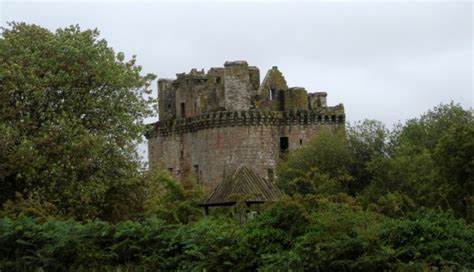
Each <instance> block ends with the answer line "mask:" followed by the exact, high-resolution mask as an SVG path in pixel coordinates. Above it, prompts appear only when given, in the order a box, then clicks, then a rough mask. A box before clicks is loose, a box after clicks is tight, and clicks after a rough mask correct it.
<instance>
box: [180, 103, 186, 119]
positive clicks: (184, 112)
mask: <svg viewBox="0 0 474 272" xmlns="http://www.w3.org/2000/svg"><path fill="white" fill-rule="evenodd" d="M181 117H182V118H185V117H186V105H185V104H184V103H181Z"/></svg>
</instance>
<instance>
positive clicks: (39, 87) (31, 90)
mask: <svg viewBox="0 0 474 272" xmlns="http://www.w3.org/2000/svg"><path fill="white" fill-rule="evenodd" d="M153 79H154V75H151V74H147V75H145V76H142V75H141V67H140V66H137V65H136V58H135V56H133V57H132V58H131V59H130V60H128V61H125V60H124V54H123V53H115V52H114V50H113V49H112V48H110V47H109V46H108V45H107V42H106V41H105V40H103V39H99V32H98V31H97V30H85V31H81V29H80V28H79V26H71V27H67V28H64V29H58V30H57V31H56V32H54V33H53V32H51V31H49V30H47V29H45V28H42V27H39V26H36V25H28V24H25V23H11V24H9V27H8V28H3V31H2V36H1V38H0V135H2V136H0V137H1V142H0V146H1V147H2V148H0V186H1V188H0V189H1V190H0V205H1V204H3V203H4V202H5V201H6V200H8V199H12V198H13V197H14V195H15V193H16V192H19V193H21V194H22V195H24V196H25V197H26V198H28V197H29V195H31V194H35V195H39V196H41V198H42V199H43V200H44V201H47V202H49V203H51V204H53V205H55V206H56V207H57V208H58V210H59V211H60V213H62V214H64V215H67V216H74V217H76V218H79V219H84V218H94V217H97V216H99V217H102V218H107V219H111V218H112V219H113V218H117V217H121V216H127V215H129V213H131V212H132V210H133V208H134V207H138V206H139V205H140V204H139V201H138V200H137V198H136V197H134V196H137V197H138V195H139V192H136V188H138V187H139V186H138V185H139V184H138V182H139V180H140V179H139V168H140V166H141V164H140V162H139V159H138V155H137V153H136V144H137V143H138V141H140V139H141V137H142V135H143V131H144V125H143V122H142V121H143V118H145V117H146V116H148V115H149V114H150V113H151V111H150V109H149V103H150V102H151V101H150V100H146V99H144V98H143V95H144V94H147V93H149V92H150V83H151V81H152V80H153ZM121 202H122V203H121ZM125 203H127V205H125Z"/></svg>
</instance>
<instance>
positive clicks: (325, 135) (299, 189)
mask: <svg viewBox="0 0 474 272" xmlns="http://www.w3.org/2000/svg"><path fill="white" fill-rule="evenodd" d="M352 155H353V154H352V152H351V150H350V148H349V145H348V142H347V139H346V138H345V135H344V133H341V132H332V131H326V130H323V131H321V132H320V133H319V134H318V135H317V136H316V137H315V138H314V139H313V140H311V142H309V143H307V144H306V145H304V146H302V147H301V148H299V149H297V150H295V151H292V152H290V154H289V156H288V158H287V159H286V160H281V161H280V162H279V164H278V166H277V176H278V180H277V184H278V185H279V187H280V188H282V189H283V190H284V191H285V192H286V193H288V194H290V195H293V194H296V193H299V194H314V193H321V194H333V193H338V192H347V191H348V190H349V186H350V183H351V182H352V181H353V178H352V176H351V175H350V165H351V163H352V160H353V156H352Z"/></svg>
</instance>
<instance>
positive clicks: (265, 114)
mask: <svg viewBox="0 0 474 272" xmlns="http://www.w3.org/2000/svg"><path fill="white" fill-rule="evenodd" d="M344 122H345V114H344V106H343V105H342V104H340V105H337V106H334V107H327V108H326V109H324V110H323V111H321V112H314V111H260V110H249V111H233V112H229V111H219V112H212V113H206V114H202V115H199V116H193V117H188V118H181V119H175V120H165V121H160V122H157V123H155V124H151V126H152V127H151V132H150V134H149V135H147V137H148V138H151V137H156V136H157V135H160V136H168V135H172V134H182V133H189V132H195V131H198V130H203V129H211V128H219V127H227V126H230V127H234V126H291V125H316V124H344Z"/></svg>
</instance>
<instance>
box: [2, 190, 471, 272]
mask: <svg viewBox="0 0 474 272" xmlns="http://www.w3.org/2000/svg"><path fill="white" fill-rule="evenodd" d="M473 241H474V228H472V227H471V226H468V225H466V224H465V223H464V222H463V221H462V220H459V219H455V218H454V217H453V216H451V215H449V214H446V213H443V212H435V211H430V210H426V211H418V212H416V213H412V214H410V216H408V217H407V218H405V219H393V218H390V217H386V216H383V215H380V214H378V213H375V212H369V211H364V210H363V209H362V208H361V207H359V206H356V205H352V204H347V203H334V202H333V201H331V200H328V199H325V198H314V197H311V198H302V199H293V200H289V199H288V200H283V201H281V202H278V203H275V204H273V205H270V206H269V207H267V208H266V209H265V210H264V211H263V212H262V214H260V215H259V216H257V217H256V218H255V219H254V220H253V221H251V222H250V223H248V224H244V225H242V224H239V223H238V222H237V221H233V220H231V219H223V218H220V219H219V218H214V219H207V220H200V221H198V222H194V223H189V224H167V223H165V222H164V221H163V220H160V219H157V218H149V219H147V220H145V221H143V222H133V221H124V222H121V223H117V224H111V223H107V222H104V221H89V222H85V223H79V222H77V221H73V220H68V221H48V222H46V223H38V222H37V221H35V220H34V219H32V218H28V217H19V218H17V219H15V220H12V219H9V218H3V219H0V269H2V270H6V271H10V270H16V271H31V270H33V269H34V268H39V267H41V268H43V269H44V270H46V271H66V270H67V271H90V270H93V269H96V270H100V271H103V270H107V268H109V269H111V270H112V269H115V268H118V267H121V268H123V269H124V270H125V269H126V270H128V271H143V270H145V269H148V270H158V269H162V270H167V271H169V270H181V271H189V270H198V271H203V270H206V271H229V270H232V271H254V270H257V269H260V270H262V271H287V270H293V271H382V270H403V271H406V270H412V271H420V270H434V269H436V268H438V269H445V270H447V269H451V270H456V271H458V270H462V269H466V270H469V269H474V243H472V242H473Z"/></svg>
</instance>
